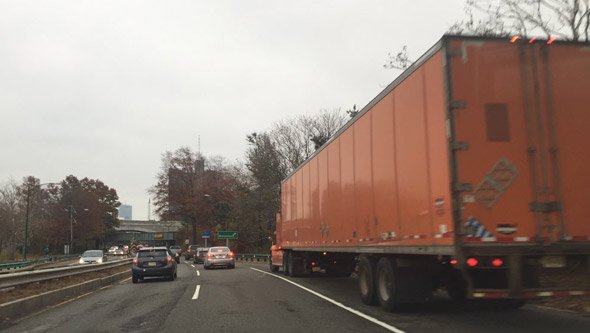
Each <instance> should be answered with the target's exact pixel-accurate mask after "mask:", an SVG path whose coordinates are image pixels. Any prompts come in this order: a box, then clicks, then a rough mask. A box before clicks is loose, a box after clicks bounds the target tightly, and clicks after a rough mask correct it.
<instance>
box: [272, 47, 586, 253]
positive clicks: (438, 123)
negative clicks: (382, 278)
mask: <svg viewBox="0 0 590 333" xmlns="http://www.w3.org/2000/svg"><path fill="white" fill-rule="evenodd" d="M440 46H441V47H440V48H439V49H438V50H437V49H434V50H433V51H432V52H431V53H430V54H429V55H428V56H427V57H426V58H425V59H424V60H423V61H422V62H421V64H420V66H419V67H417V68H415V69H412V71H411V73H410V74H409V75H407V76H405V77H404V79H403V80H400V81H399V82H397V83H396V85H395V87H393V88H392V89H390V90H389V91H388V90H386V91H385V92H384V93H382V95H380V97H379V100H378V101H377V100H376V101H375V102H372V104H371V106H370V108H368V109H367V108H366V109H364V110H363V113H362V114H361V115H360V116H359V117H358V118H357V119H356V120H355V121H354V123H352V124H351V125H350V126H349V127H348V128H346V129H345V130H344V131H342V132H341V133H339V135H337V136H336V137H335V138H333V139H332V140H331V141H330V142H329V143H328V144H327V145H326V146H324V147H323V148H322V149H321V150H320V151H319V152H317V153H316V154H315V155H314V156H313V157H312V158H311V159H310V160H308V161H307V162H305V164H304V165H303V166H302V167H300V168H299V169H297V170H296V171H295V172H294V173H293V174H292V175H290V176H289V177H288V178H287V179H286V180H285V181H284V182H283V183H282V187H281V212H282V217H281V228H282V231H281V234H282V235H281V236H282V237H281V238H282V241H281V243H282V244H281V245H282V246H283V248H285V247H287V248H301V247H305V248H318V249H321V248H323V247H328V246H329V247H333V246H338V247H346V246H350V247H355V248H358V247H363V246H368V247H376V246H387V247H389V246H426V245H428V246H437V245H454V244H455V241H456V239H457V238H459V237H463V236H464V234H467V235H469V233H475V232H474V230H473V229H469V228H467V227H466V226H465V223H466V222H467V221H469V220H476V221H477V222H479V223H480V224H481V225H482V226H483V227H485V230H486V231H487V233H485V234H484V235H483V236H484V237H483V238H486V239H487V240H488V241H492V242H502V241H505V240H506V239H508V238H509V239H510V241H525V242H526V241H531V242H532V241H535V240H538V241H569V240H572V239H573V238H578V239H579V238H584V237H585V238H586V240H588V236H589V235H590V209H588V205H585V201H586V198H585V196H584V193H585V191H586V189H587V187H588V186H589V185H590V173H588V172H586V170H587V169H588V166H589V165H590V153H588V152H587V150H588V148H589V145H590V144H589V143H588V142H590V141H589V140H587V137H588V133H589V132H590V112H588V106H587V105H588V103H587V97H586V94H587V92H588V91H590V80H588V75H590V51H589V49H588V47H587V46H583V45H582V46H580V45H577V44H559V43H554V44H553V45H547V44H545V43H542V42H541V43H535V44H532V45H529V44H526V43H523V44H512V43H510V42H509V41H508V40H506V41H501V40H485V39H483V40H477V39H473V38H457V37H455V38H451V39H449V40H448V44H446V43H441V44H440ZM445 48H446V49H445ZM445 52H448V53H449V54H452V56H450V57H449V59H448V60H447V59H445V54H446V53H445ZM447 66H450V71H449V72H447ZM447 88H450V89H451V90H450V91H451V92H452V93H451V94H450V95H449V96H447ZM447 97H449V98H450V99H449V100H448V99H447ZM450 104H452V105H454V106H456V107H454V108H451V107H450ZM453 129H454V131H453ZM453 135H454V136H453ZM585 138H586V139H585ZM453 145H454V148H455V149H454V150H453V149H451V148H450V147H452V146H453ZM453 161H456V165H453ZM453 167H456V174H457V179H452V174H453V172H454V169H453ZM453 182H457V183H460V184H466V185H470V186H471V188H470V189H469V188H464V189H463V190H462V191H461V192H457V193H460V194H459V195H457V197H456V198H457V199H458V201H457V208H458V209H457V210H456V211H455V213H454V211H453V195H452V193H453V192H452V191H453V190H452V188H453V186H454V185H455V184H453ZM535 211H536V212H535ZM454 214H456V215H454ZM459 214H460V216H459ZM455 223H457V224H458V227H457V228H456V227H454V224H455ZM480 231H481V230H480ZM472 236H474V237H473V238H477V239H478V240H483V238H482V237H481V235H472Z"/></svg>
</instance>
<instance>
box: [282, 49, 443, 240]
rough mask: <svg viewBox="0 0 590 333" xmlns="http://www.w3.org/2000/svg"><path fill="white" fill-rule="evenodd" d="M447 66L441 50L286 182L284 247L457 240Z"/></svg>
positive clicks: (283, 202) (283, 186)
mask: <svg viewBox="0 0 590 333" xmlns="http://www.w3.org/2000/svg"><path fill="white" fill-rule="evenodd" d="M443 73H444V72H443V67H442V55H441V53H440V52H439V53H438V54H436V55H434V56H433V57H432V58H431V59H430V60H428V61H427V62H426V63H425V64H424V66H422V67H421V68H420V69H418V70H417V71H416V72H415V73H414V74H412V75H411V76H410V77H408V78H407V79H406V80H405V81H404V82H402V83H401V84H400V85H399V86H398V87H397V88H396V89H395V90H394V91H392V92H391V93H390V94H389V95H388V96H386V97H385V98H383V99H382V100H381V101H380V102H378V103H377V104H376V105H375V106H374V107H373V108H372V109H371V110H369V111H368V112H366V113H365V114H364V115H363V116H361V117H360V118H359V119H358V120H357V121H356V122H355V123H354V124H353V125H352V126H351V127H349V128H348V129H347V130H346V131H344V132H343V133H342V134H341V135H340V136H338V137H337V138H336V139H334V140H333V141H331V142H330V143H329V144H328V145H327V147H325V148H324V149H323V150H322V151H321V152H319V153H318V154H317V155H316V156H315V157H314V158H312V159H311V160H310V161H308V162H307V164H305V165H304V166H303V167H301V168H300V169H299V170H298V171H296V172H295V173H294V174H293V175H291V176H290V177H289V179H287V180H286V181H285V182H284V183H283V185H282V193H283V195H282V197H283V200H282V211H284V212H286V214H285V216H284V218H283V235H284V236H283V246H288V247H294V248H296V247H310V246H311V247H322V246H375V245H415V244H450V243H451V242H452V239H451V238H441V237H438V236H440V235H441V230H442V231H443V232H450V231H452V222H451V221H452V212H451V209H450V194H449V188H448V187H449V186H448V184H449V170H448V152H447V149H446V137H445V135H446V134H445V121H444V117H445V102H444V101H445V99H444V83H443ZM429 113H433V114H435V113H436V115H427V114H429ZM432 163H434V165H430V164H432ZM316 168H317V171H316ZM316 177H317V179H316ZM294 182H295V183H296V184H297V185H296V186H295V187H296V190H293V183H294ZM436 199H440V201H442V202H443V204H442V207H440V209H438V211H437V209H435V208H436V207H435V206H434V200H436ZM294 207H296V208H294ZM314 207H317V213H315V210H314V209H316V208H314ZM294 210H296V211H297V213H296V214H293V213H292V212H293V211H294ZM289 212H291V213H290V214H289ZM306 212H309V213H306ZM441 225H442V226H441Z"/></svg>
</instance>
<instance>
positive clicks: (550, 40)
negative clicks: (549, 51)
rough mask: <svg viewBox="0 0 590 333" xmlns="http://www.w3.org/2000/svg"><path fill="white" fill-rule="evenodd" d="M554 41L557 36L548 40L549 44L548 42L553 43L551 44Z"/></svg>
mask: <svg viewBox="0 0 590 333" xmlns="http://www.w3.org/2000/svg"><path fill="white" fill-rule="evenodd" d="M553 42H555V37H553V38H551V39H549V40H548V41H547V44H548V45H551V44H553Z"/></svg>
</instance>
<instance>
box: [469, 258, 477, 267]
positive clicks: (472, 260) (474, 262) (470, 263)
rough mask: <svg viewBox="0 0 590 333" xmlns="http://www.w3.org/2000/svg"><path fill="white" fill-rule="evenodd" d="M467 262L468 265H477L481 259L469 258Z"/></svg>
mask: <svg viewBox="0 0 590 333" xmlns="http://www.w3.org/2000/svg"><path fill="white" fill-rule="evenodd" d="M466 262H467V266H469V267H475V266H477V264H478V263H479V261H477V259H475V258H469V259H467V261H466Z"/></svg>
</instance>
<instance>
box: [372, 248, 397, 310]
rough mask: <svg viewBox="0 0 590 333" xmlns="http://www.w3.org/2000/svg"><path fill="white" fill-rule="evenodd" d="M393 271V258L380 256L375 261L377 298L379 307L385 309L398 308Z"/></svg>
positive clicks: (394, 269)
mask: <svg viewBox="0 0 590 333" xmlns="http://www.w3.org/2000/svg"><path fill="white" fill-rule="evenodd" d="M395 271H396V264H395V259H392V258H388V257H382V258H381V259H379V261H378V262H377V279H376V281H377V283H376V289H377V298H378V299H379V304H381V307H382V308H384V309H385V310H387V311H393V310H395V309H397V308H399V303H398V301H397V295H396V294H397V288H396V276H395V275H396V274H395Z"/></svg>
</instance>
